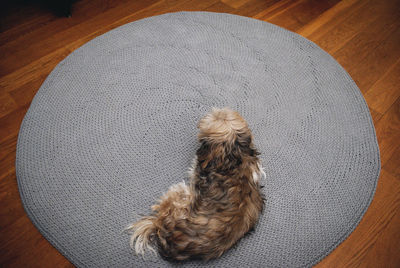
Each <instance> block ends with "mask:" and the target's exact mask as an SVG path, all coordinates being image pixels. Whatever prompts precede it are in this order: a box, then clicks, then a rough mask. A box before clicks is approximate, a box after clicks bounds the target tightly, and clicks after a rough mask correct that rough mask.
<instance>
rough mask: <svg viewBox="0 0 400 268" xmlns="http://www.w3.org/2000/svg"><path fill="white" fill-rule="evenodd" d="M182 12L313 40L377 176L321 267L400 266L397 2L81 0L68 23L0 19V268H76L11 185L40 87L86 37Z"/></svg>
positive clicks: (44, 15)
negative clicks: (244, 19) (368, 138)
mask: <svg viewBox="0 0 400 268" xmlns="http://www.w3.org/2000/svg"><path fill="white" fill-rule="evenodd" d="M10 2H12V1H10ZM180 10H206V11H215V12H227V13H233V14H239V15H243V16H248V17H253V18H257V19H260V20H264V21H268V22H271V23H274V24H277V25H280V26H282V27H284V28H286V29H289V30H291V31H294V32H297V33H299V34H301V35H303V36H305V37H307V38H308V39H310V40H312V41H314V42H316V43H317V44H318V45H319V46H320V47H321V48H323V49H324V50H326V51H327V52H328V53H330V54H331V55H332V56H333V57H334V58H335V59H337V61H338V62H339V63H340V64H341V65H342V66H343V67H344V68H345V69H346V70H347V71H348V72H349V73H350V75H351V76H352V77H353V79H354V80H355V81H356V83H357V85H358V86H359V88H360V90H361V91H362V93H363V95H364V97H365V99H366V101H367V103H368V106H369V108H370V110H371V114H372V117H373V120H374V123H375V127H376V132H377V136H378V141H379V146H380V151H381V159H382V171H381V175H380V179H379V182H378V188H377V191H376V195H375V198H374V200H373V202H372V204H371V206H370V208H369V209H368V211H367V213H366V215H365V216H364V218H363V220H362V221H361V223H360V225H359V226H358V227H357V228H356V230H355V231H354V232H353V233H352V234H351V235H350V237H349V238H348V239H346V240H345V241H344V242H343V243H342V244H341V245H340V246H339V247H338V248H337V249H336V250H334V251H333V252H332V253H331V254H330V255H329V256H328V257H326V258H325V259H324V260H323V261H322V262H321V263H320V264H319V265H318V267H400V1H395V0H393V1H389V0H347V1H346V0H342V1H339V0H293V1H288V0H281V1H278V0H196V1H194V0H182V1H179V0H80V1H77V2H76V3H75V4H74V5H73V15H72V17H71V18H60V17H56V16H55V15H53V14H52V13H51V11H49V10H48V9H46V8H45V7H39V6H37V5H34V4H29V5H27V4H23V5H22V4H21V5H20V4H14V5H13V6H9V7H8V8H6V9H5V10H4V9H3V10H2V11H0V17H1V19H0V20H1V21H0V27H1V29H0V31H1V33H0V267H27V266H29V267H72V266H73V265H72V264H71V263H69V262H68V260H66V259H65V258H64V257H63V256H62V255H60V253H58V252H57V250H55V249H54V248H53V247H52V246H51V245H50V244H49V243H48V242H47V241H46V240H45V239H44V238H43V237H42V236H41V235H40V234H39V232H38V231H37V230H36V228H35V227H34V226H33V225H32V223H31V222H30V221H29V219H28V218H27V216H26V214H25V212H24V210H23V208H22V205H21V201H20V198H19V194H18V189H17V183H16V177H15V167H14V161H15V148H16V141H17V134H18V130H19V126H20V123H21V120H22V118H23V116H24V114H25V112H26V111H27V108H28V107H29V104H30V102H31V100H32V98H33V96H34V94H35V93H36V91H37V90H38V88H39V87H40V85H41V83H42V82H43V80H44V79H45V78H46V76H47V75H48V74H49V73H50V71H51V70H52V69H53V68H54V67H55V66H56V65H57V63H58V62H59V61H60V60H62V59H63V58H64V57H66V56H67V55H68V54H69V53H71V52H72V51H73V50H74V49H76V48H78V47H79V46H81V45H83V44H84V43H86V42H87V41H89V40H90V39H93V38H94V37H96V36H98V35H100V34H102V33H105V32H107V31H109V30H111V29H113V28H115V27H118V26H120V25H122V24H125V23H127V22H131V21H134V20H138V19H141V18H145V17H148V16H153V15H157V14H162V13H166V12H171V11H180Z"/></svg>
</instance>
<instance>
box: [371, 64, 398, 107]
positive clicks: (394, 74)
mask: <svg viewBox="0 0 400 268" xmlns="http://www.w3.org/2000/svg"><path fill="white" fill-rule="evenodd" d="M399 97H400V59H398V60H397V62H396V63H395V64H393V65H392V66H391V67H390V68H389V69H388V71H387V72H386V73H385V74H384V75H383V76H382V77H381V78H380V79H379V80H378V81H377V82H376V83H375V84H373V85H372V87H371V88H370V89H369V90H368V91H367V92H366V93H365V94H364V98H365V100H366V101H367V103H368V105H369V106H370V107H371V108H372V109H374V110H375V111H377V112H379V113H381V114H384V113H385V112H386V111H387V110H388V109H389V108H390V107H391V106H392V105H393V103H394V102H395V101H396V100H397V99H398V98H399Z"/></svg>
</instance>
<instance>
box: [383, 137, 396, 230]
mask: <svg viewBox="0 0 400 268" xmlns="http://www.w3.org/2000/svg"><path fill="white" fill-rule="evenodd" d="M394 146H396V145H394ZM383 168H384V169H385V170H387V171H388V172H389V173H390V174H392V175H393V176H396V177H397V179H398V180H400V144H398V145H397V146H396V148H395V149H394V152H393V154H392V156H391V157H390V158H389V160H387V161H386V164H385V165H384V166H383ZM399 230H400V229H399Z"/></svg>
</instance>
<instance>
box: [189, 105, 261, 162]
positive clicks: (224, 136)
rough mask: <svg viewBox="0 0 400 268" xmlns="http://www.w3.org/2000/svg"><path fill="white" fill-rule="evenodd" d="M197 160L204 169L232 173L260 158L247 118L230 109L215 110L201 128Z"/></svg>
mask: <svg viewBox="0 0 400 268" xmlns="http://www.w3.org/2000/svg"><path fill="white" fill-rule="evenodd" d="M198 128H199V134H198V139H199V142H200V143H201V145H200V148H199V150H198V151H197V157H198V160H199V162H200V163H201V165H202V168H210V169H218V170H221V169H224V170H225V169H226V170H232V169H233V168H237V167H239V166H240V165H241V164H242V163H243V162H248V161H250V162H251V163H253V162H254V161H255V158H256V157H257V155H258V152H257V150H256V149H255V147H254V145H253V141H252V140H253V136H252V133H251V131H250V129H249V126H248V124H247V122H246V120H244V118H243V117H242V116H241V115H240V114H239V113H238V112H236V111H234V110H232V109H230V108H222V109H217V108H214V109H213V110H212V111H211V113H209V114H207V115H206V116H204V117H203V118H202V119H201V120H200V122H199V124H198Z"/></svg>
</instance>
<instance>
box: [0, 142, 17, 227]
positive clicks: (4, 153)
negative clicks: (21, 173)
mask: <svg viewBox="0 0 400 268" xmlns="http://www.w3.org/2000/svg"><path fill="white" fill-rule="evenodd" d="M17 138H18V137H17V135H14V136H10V137H8V138H7V139H5V140H4V141H2V142H0V148H1V151H0V188H1V187H2V185H1V184H2V183H3V181H2V178H3V177H5V176H7V175H8V174H9V173H10V172H11V171H13V170H15V169H14V164H15V150H16V147H17ZM0 193H1V190H0ZM0 200H1V199H0ZM0 229H1V228H0Z"/></svg>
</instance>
